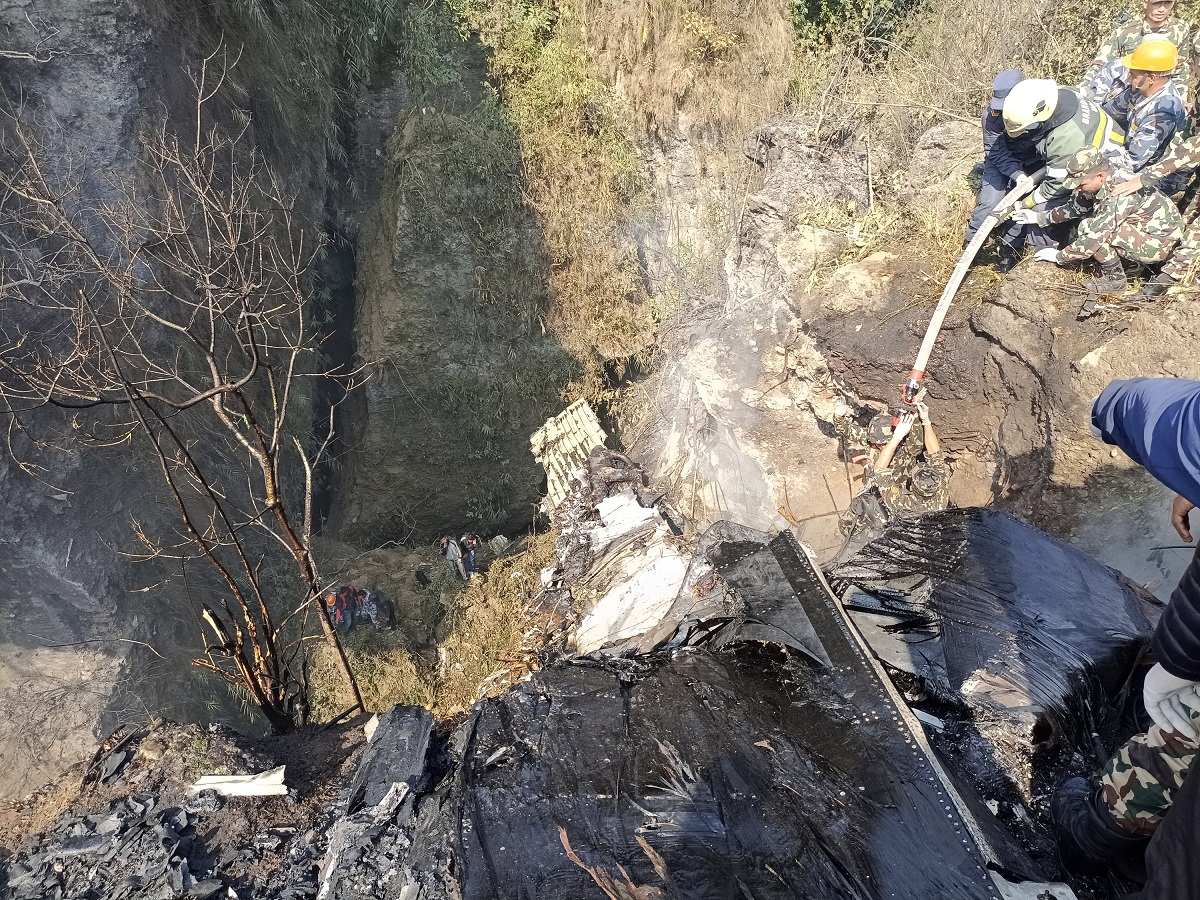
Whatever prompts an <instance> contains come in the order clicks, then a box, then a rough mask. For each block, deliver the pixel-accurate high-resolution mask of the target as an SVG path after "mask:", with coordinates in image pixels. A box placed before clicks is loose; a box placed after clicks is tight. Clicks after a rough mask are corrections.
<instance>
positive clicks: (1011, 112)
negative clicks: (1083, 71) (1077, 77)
mask: <svg viewBox="0 0 1200 900" xmlns="http://www.w3.org/2000/svg"><path fill="white" fill-rule="evenodd" d="M1057 105H1058V82H1056V81H1054V80H1053V79H1050V78H1027V79H1025V80H1024V81H1018V82H1017V83H1016V84H1015V85H1013V89H1012V90H1011V91H1009V92H1008V96H1007V97H1005V98H1004V130H1005V132H1007V133H1008V136H1009V137H1017V136H1018V135H1021V134H1024V133H1025V132H1027V131H1028V130H1029V129H1030V128H1033V127H1034V126H1035V125H1037V124H1038V123H1039V122H1045V121H1046V120H1047V119H1049V118H1050V117H1051V116H1052V115H1054V108H1055V107H1056V106H1057Z"/></svg>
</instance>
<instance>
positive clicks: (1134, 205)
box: [1013, 148, 1184, 294]
mask: <svg viewBox="0 0 1200 900" xmlns="http://www.w3.org/2000/svg"><path fill="white" fill-rule="evenodd" d="M1112 174H1113V164H1112V163H1111V162H1110V161H1109V160H1108V159H1107V158H1106V157H1105V156H1104V154H1102V153H1101V152H1100V151H1099V150H1094V149H1092V148H1088V149H1086V150H1080V151H1079V152H1078V153H1076V154H1075V155H1074V156H1072V157H1071V159H1070V161H1069V162H1068V163H1067V168H1066V175H1065V176H1064V178H1063V185H1064V186H1066V187H1068V188H1070V189H1071V190H1073V191H1074V192H1075V193H1074V194H1072V195H1071V199H1070V200H1069V201H1068V202H1067V203H1066V204H1065V205H1063V206H1059V207H1057V208H1055V209H1052V210H1049V211H1047V212H1034V211H1033V210H1018V211H1017V212H1016V213H1014V214H1013V218H1014V219H1015V220H1016V221H1019V222H1024V221H1029V222H1033V223H1036V224H1039V225H1049V224H1058V223H1062V222H1068V221H1070V220H1072V219H1079V218H1083V221H1082V222H1080V224H1079V230H1078V232H1077V233H1076V235H1075V240H1073V241H1072V242H1071V243H1070V244H1068V245H1067V246H1066V247H1064V248H1063V249H1061V250H1055V249H1054V248H1046V249H1043V250H1039V251H1038V252H1037V253H1035V254H1034V259H1037V260H1040V261H1042V262H1052V263H1056V264H1058V265H1060V266H1062V265H1067V264H1068V263H1075V262H1083V261H1084V260H1092V259H1094V260H1095V261H1096V262H1098V263H1099V264H1100V271H1101V273H1102V274H1101V277H1099V278H1093V279H1089V280H1086V281H1084V282H1083V287H1084V289H1086V290H1088V291H1090V292H1092V293H1095V294H1119V293H1121V292H1123V291H1125V290H1126V289H1128V287H1129V282H1128V280H1127V279H1126V277H1125V269H1124V268H1123V267H1122V265H1121V260H1122V258H1124V259H1128V260H1130V261H1131V262H1133V263H1135V264H1138V265H1143V266H1149V265H1154V264H1156V263H1160V262H1162V261H1163V260H1165V259H1166V258H1167V257H1168V255H1170V253H1171V251H1172V250H1173V249H1174V248H1175V245H1176V244H1177V243H1179V240H1180V238H1182V237H1183V231H1184V224H1183V216H1181V215H1180V214H1179V210H1178V209H1176V208H1175V204H1174V203H1172V202H1171V200H1170V198H1169V197H1167V196H1166V195H1165V194H1163V193H1161V192H1160V191H1157V190H1155V189H1154V188H1143V189H1142V190H1140V191H1137V192H1135V193H1131V194H1125V195H1124V196H1120V197H1118V196H1117V195H1116V194H1115V193H1114V192H1113V190H1112V188H1111V185H1110V184H1109V179H1110V178H1111V177H1112ZM1084 217H1086V218H1084Z"/></svg>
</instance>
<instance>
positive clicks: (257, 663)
mask: <svg viewBox="0 0 1200 900" xmlns="http://www.w3.org/2000/svg"><path fill="white" fill-rule="evenodd" d="M235 62H236V60H235V59H230V56H229V54H227V53H226V52H225V51H224V50H223V49H222V50H218V51H217V52H216V53H214V54H213V55H212V56H210V57H208V58H207V59H205V60H204V62H203V63H202V64H201V65H200V67H199V68H198V70H196V71H194V72H191V73H190V75H191V80H192V83H193V85H194V88H195V102H194V108H193V116H192V121H190V122H189V123H187V124H186V125H185V126H183V127H182V128H180V129H177V130H172V129H171V128H170V127H169V126H168V125H167V124H166V123H165V122H164V123H163V124H162V125H161V126H160V127H157V128H154V129H151V130H149V131H147V132H145V133H143V134H142V135H141V136H140V143H141V146H142V151H143V155H144V159H143V160H142V163H141V165H139V166H137V167H136V169H137V175H136V177H133V176H131V177H124V178H122V177H118V176H117V175H115V174H114V173H112V172H108V173H97V172H95V171H91V170H89V167H88V161H87V160H79V159H76V158H73V157H72V156H71V154H70V152H69V150H68V149H66V148H65V147H63V146H60V145H57V144H55V142H54V141H53V140H51V139H49V138H47V137H46V134H47V130H46V129H45V128H44V127H41V128H38V127H34V125H32V124H31V122H30V119H31V117H33V116H34V115H35V113H36V111H35V110H33V109H31V108H30V106H29V105H28V104H25V103H24V102H23V100H22V98H20V97H16V98H13V97H8V98H5V99H6V100H7V102H6V103H5V105H4V109H3V116H2V118H0V137H2V140H3V143H2V145H0V149H2V153H3V156H2V157H0V410H2V411H4V412H6V413H7V414H8V417H9V421H10V430H9V434H10V441H9V444H10V448H12V447H13V441H12V440H11V435H12V434H13V431H14V429H25V432H24V433H25V434H26V435H27V436H28V437H30V439H32V440H35V441H39V442H47V441H49V440H51V439H48V438H47V437H46V436H45V434H44V433H38V434H36V435H34V433H33V431H34V426H35V424H37V423H38V422H44V420H45V416H44V414H45V412H46V410H47V408H48V407H52V408H55V409H57V410H59V411H65V413H66V415H65V416H63V417H61V419H62V421H64V422H66V423H68V424H69V427H68V428H64V429H63V430H62V431H63V433H65V435H66V440H67V441H69V442H73V443H74V445H78V443H79V442H81V441H82V442H89V441H91V442H100V443H109V444H111V443H113V442H120V441H128V442H130V443H134V442H137V441H139V440H143V439H144V443H146V444H148V445H149V448H150V451H151V453H152V454H153V457H154V458H155V459H156V460H157V463H158V468H159V469H160V471H161V474H162V478H163V481H164V483H165V485H166V487H167V489H168V491H169V494H170V496H171V497H172V498H173V499H174V502H175V505H176V506H177V507H178V515H179V520H180V521H181V522H182V526H183V528H182V530H181V532H180V538H181V539H180V540H178V541H176V542H175V543H173V544H172V543H171V542H170V541H169V540H168V538H167V537H166V536H165V535H162V534H153V533H151V530H152V529H148V528H147V527H144V525H143V523H138V522H135V530H136V533H137V535H138V537H139V538H140V540H141V543H142V545H143V547H144V552H143V553H142V554H141V555H143V556H145V557H151V558H159V559H163V558H167V559H171V558H175V559H177V560H178V561H179V562H180V564H182V563H183V562H186V560H187V559H189V558H195V557H197V556H199V557H202V558H203V559H204V560H206V561H207V563H208V564H210V565H211V567H212V570H213V571H214V572H216V573H217V575H218V576H219V579H220V590H219V591H217V592H215V594H216V595H217V596H214V597H211V598H210V599H209V602H207V603H205V604H204V605H203V609H202V611H201V615H202V618H203V620H204V622H205V624H206V625H207V628H208V629H209V631H211V633H212V635H213V637H214V640H213V641H212V643H211V644H210V645H209V646H208V647H207V648H206V652H205V655H204V657H203V658H201V659H197V660H195V663H196V665H199V666H201V667H204V668H206V669H209V670H211V671H213V672H215V673H217V674H218V675H220V676H221V677H222V678H224V679H226V680H227V681H229V682H230V683H231V684H233V685H236V686H237V687H238V688H240V689H242V690H244V691H245V692H246V693H247V694H248V695H249V696H250V697H251V698H252V699H253V702H254V703H255V704H256V705H257V706H258V707H259V708H260V709H261V710H262V712H263V714H264V715H265V717H266V718H267V719H268V721H269V722H270V723H271V725H272V727H274V728H275V729H277V730H287V729H289V728H291V727H293V726H294V724H296V723H297V722H298V721H300V720H302V718H303V716H304V695H305V693H306V672H307V665H306V660H307V655H308V649H307V648H308V637H307V636H306V633H307V632H311V630H312V629H311V626H309V627H306V623H311V621H312V619H313V618H315V619H316V620H317V622H319V623H320V627H321V629H322V630H323V632H324V635H325V637H326V639H327V640H328V641H329V642H330V643H331V645H332V646H333V647H334V648H335V650H336V653H337V655H338V657H339V658H340V660H341V664H342V668H343V670H344V672H345V676H346V678H347V680H348V681H349V683H350V685H351V687H352V689H353V694H354V697H355V700H356V701H357V702H358V703H359V704H360V705H361V703H362V698H361V695H360V694H359V691H358V686H357V684H356V683H355V679H354V676H353V673H352V671H351V669H350V665H349V663H348V661H347V659H346V655H345V653H344V651H343V649H342V647H341V644H340V642H339V641H338V637H337V633H336V631H335V630H334V629H333V628H332V627H331V624H330V622H329V620H328V618H327V617H326V615H325V614H324V610H323V606H322V597H323V595H324V592H325V590H326V589H327V587H328V586H327V585H326V584H324V583H323V581H322V578H321V575H320V572H319V570H318V567H317V563H316V561H315V560H314V558H313V553H312V529H313V471H314V468H315V467H316V466H317V465H318V464H319V463H320V462H321V460H322V458H323V457H324V456H325V455H326V454H327V453H328V451H329V447H330V441H331V439H332V437H333V417H332V411H331V413H330V418H329V421H328V422H327V423H325V425H324V426H323V427H322V428H320V429H317V431H318V432H319V434H318V435H317V436H316V437H314V436H313V434H312V432H313V430H314V429H312V428H311V426H310V423H309V422H308V421H304V422H300V423H293V422H292V418H293V417H294V416H296V415H297V413H298V411H303V415H310V413H308V410H309V409H311V406H310V404H311V400H312V397H313V396H314V393H313V392H314V389H315V388H314V385H315V383H316V380H317V379H321V378H332V377H339V376H336V375H335V374H334V373H332V372H328V371H321V370H320V366H319V364H318V359H319V357H318V355H317V353H316V352H315V346H316V343H317V342H316V341H315V340H314V335H313V334H312V333H311V332H310V331H309V328H308V322H307V321H306V312H307V301H308V291H307V285H308V275H307V273H308V270H309V267H310V265H311V263H312V262H313V259H314V255H315V253H316V251H317V249H318V247H317V245H316V243H315V242H314V241H313V240H312V239H310V238H309V236H308V235H306V233H305V231H304V229H303V228H302V227H301V224H300V222H299V221H298V217H297V215H296V212H295V208H294V203H293V199H292V198H291V197H289V196H288V195H287V194H286V192H285V191H284V189H283V187H282V185H281V184H280V181H279V179H277V178H276V176H275V174H274V173H273V172H272V171H271V170H270V169H269V168H268V167H267V166H266V165H265V164H264V161H263V159H262V158H261V156H260V155H259V154H258V153H257V152H256V151H255V150H252V149H248V148H247V147H246V146H245V145H246V143H247V141H246V140H245V137H246V136H245V133H244V129H243V131H242V132H240V133H230V132H227V131H225V130H223V129H221V128H218V127H215V126H214V125H212V124H211V123H210V119H211V118H214V116H212V115H210V108H211V106H212V104H213V103H214V102H216V101H215V100H214V98H216V97H217V96H218V92H219V91H220V89H221V87H222V84H223V82H224V80H225V78H226V77H227V75H228V72H229V69H230V67H231V66H232V65H233V64H234V63H235ZM181 134H182V135H185V136H184V137H181V136H180V135H181ZM97 185H101V186H100V187H97ZM341 377H343V378H344V379H346V380H353V375H348V376H341ZM39 416H41V418H40V419H39ZM281 559H282V560H284V561H285V563H286V566H285V569H286V570H287V571H289V572H290V573H291V575H290V576H289V577H292V578H293V580H292V582H291V583H293V584H298V585H299V587H298V588H297V589H296V592H295V596H292V597H278V596H268V594H270V593H271V591H270V590H269V589H268V588H267V587H265V586H264V585H265V584H268V583H271V581H272V580H271V579H268V578H266V577H265V576H264V569H269V568H271V567H272V566H278V564H279V560H281Z"/></svg>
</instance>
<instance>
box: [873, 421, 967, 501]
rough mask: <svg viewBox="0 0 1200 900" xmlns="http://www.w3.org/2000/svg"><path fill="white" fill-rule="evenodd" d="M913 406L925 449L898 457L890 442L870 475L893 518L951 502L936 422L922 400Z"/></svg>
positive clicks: (948, 473) (947, 468)
mask: <svg viewBox="0 0 1200 900" xmlns="http://www.w3.org/2000/svg"><path fill="white" fill-rule="evenodd" d="M913 405H914V406H915V407H916V408H917V413H918V415H919V416H920V420H921V436H922V439H923V443H924V451H923V452H922V453H920V454H919V455H914V454H912V453H905V454H904V455H903V456H896V455H893V454H891V453H889V448H890V447H891V446H892V442H891V441H889V442H888V445H887V446H885V447H884V448H883V450H882V451H881V452H880V454H879V457H878V458H877V459H876V460H875V468H874V471H872V473H871V478H870V480H871V483H872V484H873V485H874V486H875V487H876V488H878V489H879V494H880V497H881V498H882V500H883V505H884V508H885V509H886V510H887V511H888V513H889V514H890V515H891V516H892V517H895V516H899V515H901V514H902V513H918V514H919V513H925V512H937V511H938V510H942V509H945V508H946V506H947V505H948V504H949V502H950V469H949V467H948V466H947V465H946V457H945V455H944V454H943V453H942V445H941V443H940V442H939V441H938V438H937V434H936V433H935V432H934V430H933V423H931V422H930V421H929V407H928V406H927V405H926V404H924V403H922V402H921V401H919V400H918V401H916V402H915V403H914V404H913ZM897 430H898V426H897Z"/></svg>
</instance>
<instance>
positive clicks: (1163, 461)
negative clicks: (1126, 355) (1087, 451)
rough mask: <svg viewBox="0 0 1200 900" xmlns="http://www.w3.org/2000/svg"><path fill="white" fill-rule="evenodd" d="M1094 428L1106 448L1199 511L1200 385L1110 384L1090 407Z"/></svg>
mask: <svg viewBox="0 0 1200 900" xmlns="http://www.w3.org/2000/svg"><path fill="white" fill-rule="evenodd" d="M1092 424H1093V425H1095V426H1096V428H1098V429H1099V430H1100V434H1101V437H1102V439H1103V440H1104V442H1105V443H1106V444H1116V445H1117V446H1118V447H1120V448H1121V449H1122V450H1124V451H1125V454H1126V455H1127V456H1128V457H1129V458H1130V459H1132V460H1133V461H1134V462H1136V463H1139V464H1140V465H1142V466H1144V467H1145V468H1146V471H1148V472H1149V473H1150V474H1151V475H1153V476H1154V477H1155V478H1157V479H1158V480H1159V481H1161V482H1162V483H1163V484H1165V485H1166V486H1167V487H1169V488H1170V489H1171V490H1173V491H1174V492H1175V493H1177V494H1183V496H1185V497H1187V498H1188V499H1189V500H1191V501H1192V502H1193V503H1195V504H1196V505H1197V506H1200V381H1184V380H1183V379H1181V378H1131V379H1129V380H1128V381H1114V382H1113V383H1112V384H1110V385H1109V386H1108V387H1106V388H1105V389H1104V393H1102V394H1101V395H1100V396H1099V397H1097V398H1096V402H1095V403H1094V404H1093V405H1092Z"/></svg>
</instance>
